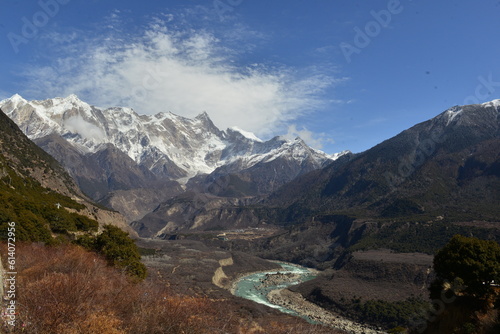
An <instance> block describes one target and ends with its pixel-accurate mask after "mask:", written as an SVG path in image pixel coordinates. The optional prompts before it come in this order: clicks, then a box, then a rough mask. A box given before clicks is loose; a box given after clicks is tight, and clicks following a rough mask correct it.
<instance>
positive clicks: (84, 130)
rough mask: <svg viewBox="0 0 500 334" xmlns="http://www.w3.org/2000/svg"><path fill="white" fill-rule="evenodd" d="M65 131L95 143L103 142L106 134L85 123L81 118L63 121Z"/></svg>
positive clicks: (75, 117)
mask: <svg viewBox="0 0 500 334" xmlns="http://www.w3.org/2000/svg"><path fill="white" fill-rule="evenodd" d="M64 126H65V127H66V129H68V130H70V131H71V132H73V133H78V134H79V135H81V136H82V137H83V138H86V139H88V140H93V141H95V142H103V141H104V140H105V136H106V134H105V133H104V130H103V129H101V128H99V127H98V126H97V125H94V124H92V123H89V122H87V121H86V120H84V119H83V117H82V116H79V115H77V116H73V117H71V118H68V119H67V120H65V121H64Z"/></svg>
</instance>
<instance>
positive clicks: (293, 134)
mask: <svg viewBox="0 0 500 334" xmlns="http://www.w3.org/2000/svg"><path fill="white" fill-rule="evenodd" d="M284 137H285V138H287V139H289V140H293V139H295V138H297V137H300V138H301V139H302V140H304V141H305V142H306V143H307V145H309V146H311V147H312V148H315V149H318V150H321V149H322V148H323V145H325V144H327V143H328V144H333V143H334V140H333V139H332V138H329V137H328V136H327V134H325V133H314V132H312V131H309V130H308V129H306V128H305V127H302V128H301V129H300V130H299V129H297V125H296V124H291V125H289V126H288V132H287V134H286V135H285V136H284Z"/></svg>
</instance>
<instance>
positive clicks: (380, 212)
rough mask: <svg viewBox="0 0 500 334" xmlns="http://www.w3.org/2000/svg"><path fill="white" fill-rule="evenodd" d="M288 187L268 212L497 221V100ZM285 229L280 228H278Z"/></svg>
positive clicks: (458, 110) (454, 111)
mask: <svg viewBox="0 0 500 334" xmlns="http://www.w3.org/2000/svg"><path fill="white" fill-rule="evenodd" d="M344 158H345V159H339V160H338V161H336V162H334V163H332V164H331V165H329V166H327V167H326V168H324V169H321V170H317V171H314V172H312V173H310V174H307V175H305V176H303V177H299V178H297V179H296V180H294V181H292V182H290V183H288V184H287V185H285V186H284V187H282V188H280V189H279V190H278V191H276V192H274V193H273V194H272V196H271V197H270V198H269V200H268V202H267V205H268V206H271V207H280V208H287V210H288V215H286V216H287V217H289V218H290V219H292V220H300V219H303V218H305V216H307V215H308V213H309V214H310V213H311V212H313V213H316V214H317V213H332V212H343V213H349V214H351V215H353V216H357V217H382V218H387V219H395V218H397V217H405V219H408V218H409V217H412V216H415V217H416V219H420V220H425V219H435V218H436V217H441V218H440V219H443V218H445V219H448V218H449V219H451V220H458V221H459V220H460V219H464V220H479V219H485V220H488V219H497V218H498V217H499V216H500V206H499V205H498V203H500V100H495V101H492V102H489V103H485V104H481V105H468V106H457V107H453V108H450V109H449V110H446V111H444V112H443V113H441V114H440V115H438V116H436V117H435V118H433V119H431V120H428V121H426V122H423V123H420V124H417V125H415V126H413V127H412V128H410V129H408V130H405V131H403V132H402V133H400V134H399V135H397V136H395V137H393V138H391V139H388V140H386V141H384V142H383V143H381V144H379V145H377V146H375V147H373V148H372V149H369V150H367V151H365V152H363V153H360V154H357V155H351V156H349V157H347V156H346V157H344ZM284 223H285V222H284Z"/></svg>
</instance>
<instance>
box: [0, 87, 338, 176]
mask: <svg viewBox="0 0 500 334" xmlns="http://www.w3.org/2000/svg"><path fill="white" fill-rule="evenodd" d="M0 107H1V108H2V110H4V112H5V113H6V114H7V115H8V116H9V117H10V118H11V119H12V120H14V122H16V123H17V124H18V125H19V127H20V128H21V129H22V130H23V132H24V133H25V134H26V135H27V136H28V137H29V138H30V139H32V140H35V139H39V138H43V137H46V136H48V135H51V134H57V135H59V136H61V137H63V138H64V139H65V140H66V141H68V142H69V143H71V144H72V145H73V146H74V147H75V148H77V149H79V150H80V151H81V152H82V153H96V152H98V151H101V150H103V149H104V148H105V147H107V145H109V144H111V145H113V146H114V147H116V148H117V149H118V150H120V151H121V152H123V153H125V154H126V155H128V156H129V157H130V158H131V159H132V160H134V161H135V162H136V163H137V164H139V165H141V166H145V167H146V168H147V169H149V170H150V171H152V172H153V173H154V174H157V175H161V176H168V177H170V178H171V179H180V180H183V179H182V178H184V180H186V179H188V178H191V177H193V176H195V175H197V174H209V173H211V172H213V171H214V170H215V169H216V168H217V167H220V166H222V165H225V164H228V163H232V162H234V161H236V160H238V161H240V164H241V168H249V167H251V166H253V165H255V164H257V163H259V162H262V161H270V160H272V159H275V158H277V157H279V156H282V155H284V154H286V155H289V156H290V158H292V159H297V160H299V161H300V160H304V159H311V160H312V161H314V163H315V165H317V167H318V168H319V167H321V166H322V165H323V164H324V163H325V162H326V161H329V160H334V159H335V156H328V155H326V154H325V153H323V152H320V151H317V150H313V149H311V148H309V147H307V145H305V144H304V143H303V142H302V141H301V140H300V139H296V140H295V141H287V140H285V139H283V138H279V137H277V138H274V139H272V140H270V141H267V142H263V141H262V140H260V139H259V138H257V137H256V136H255V135H254V134H252V133H249V132H246V131H243V130H240V129H238V128H236V127H234V128H230V129H228V130H227V131H220V130H219V129H218V128H217V127H216V126H215V125H214V124H213V123H212V121H211V120H210V118H209V116H208V114H207V113H205V112H204V113H201V114H200V115H198V116H197V117H195V118H194V119H188V118H185V117H182V116H178V115H175V114H173V113H170V112H168V113H158V114H156V115H154V116H149V115H139V114H137V113H136V112H135V111H134V110H132V109H130V108H118V107H115V108H107V109H102V108H97V107H95V106H91V105H89V104H87V103H85V102H83V101H81V100H79V99H78V97H77V96H76V95H70V96H68V97H67V98H54V99H48V100H44V101H26V100H25V99H23V98H22V97H21V96H19V95H14V96H13V97H11V98H10V99H6V100H3V101H1V102H0ZM243 158H244V161H242V159H243ZM172 163H173V164H174V165H175V166H176V167H177V168H174V169H173V170H172V167H171V166H172Z"/></svg>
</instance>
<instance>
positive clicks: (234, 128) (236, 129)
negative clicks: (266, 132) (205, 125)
mask: <svg viewBox="0 0 500 334" xmlns="http://www.w3.org/2000/svg"><path fill="white" fill-rule="evenodd" d="M229 130H230V131H234V132H238V133H239V134H241V135H242V136H243V137H245V138H247V139H250V140H253V141H256V142H259V143H262V142H263V140H262V139H260V138H259V137H257V136H256V135H255V134H254V133H253V132H249V131H245V130H242V129H240V128H239V127H237V126H232V127H230V128H228V131H229Z"/></svg>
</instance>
